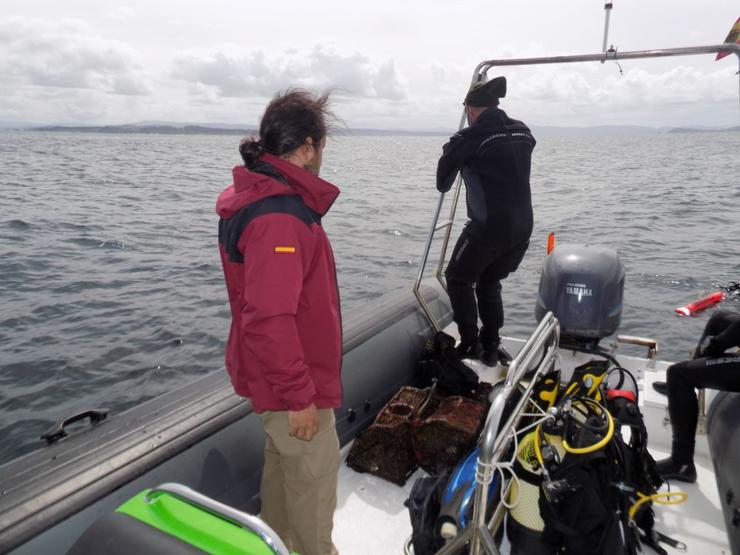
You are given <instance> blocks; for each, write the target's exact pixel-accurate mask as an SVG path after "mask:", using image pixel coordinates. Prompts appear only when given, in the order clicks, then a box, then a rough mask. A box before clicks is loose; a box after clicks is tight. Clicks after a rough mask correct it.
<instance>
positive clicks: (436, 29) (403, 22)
mask: <svg viewBox="0 0 740 555" xmlns="http://www.w3.org/2000/svg"><path fill="white" fill-rule="evenodd" d="M613 4H614V9H613V10H612V13H611V25H610V32H609V43H610V44H613V45H614V46H615V47H616V48H617V49H618V50H621V51H628V50H642V49H651V48H667V47H679V46H695V45H705V44H718V43H721V42H722V41H723V40H724V38H725V36H726V35H727V33H728V31H729V30H730V27H731V26H732V25H733V23H734V22H735V20H736V19H737V17H738V16H740V4H738V1H737V0H691V1H689V0H679V1H678V2H676V1H669V0H649V1H648V0H614V2H613ZM111 6H114V4H113V3H110V2H105V1H102V2H101V1H92V0H3V2H2V11H1V15H0V76H1V77H0V122H6V123H7V122H17V123H21V122H28V123H39V124H41V123H60V124H119V123H130V122H139V121H170V122H204V123H205V122H210V123H213V122H216V123H229V124H243V125H249V126H255V125H257V123H258V121H259V117H260V115H261V113H262V110H263V108H264V106H265V103H266V102H267V100H268V99H269V98H270V97H271V96H272V95H273V94H274V93H275V92H276V91H277V90H279V89H283V88H285V87H288V86H302V87H307V88H312V89H319V90H323V89H326V88H329V87H333V88H335V89H336V92H335V103H334V107H335V111H336V112H337V113H338V115H339V116H340V117H341V118H342V119H343V120H344V121H345V122H346V124H347V125H349V126H351V127H373V128H393V129H422V128H454V127H456V126H457V123H458V120H459V117H460V113H461V112H460V111H461V100H462V97H463V96H464V94H465V91H466V90H467V87H468V84H469V82H470V78H471V75H472V72H473V69H474V68H475V66H476V65H477V64H478V62H480V61H482V60H484V59H491V58H504V57H523V56H525V57H526V56H541V55H550V54H575V53H579V54H581V53H595V52H598V51H600V49H601V44H602V38H603V31H604V8H603V6H604V1H603V0H549V1H545V0H488V1H486V2H483V1H477V0H475V1H465V0H423V1H422V0H393V1H387V0H372V1H368V2H358V1H352V0H341V1H338V0H326V1H323V0H313V1H301V2H297V1H294V0H282V1H269V0H267V1H265V0H261V1H259V2H258V1H254V0H242V1H240V2H237V1H234V0H230V1H227V0H209V1H208V2H183V1H177V2H175V1H169V0H133V1H131V0H130V1H128V2H126V3H122V4H119V5H118V7H111ZM713 60H714V56H712V55H704V56H699V57H695V56H694V57H687V58H671V59H670V61H668V60H652V61H624V62H621V68H622V71H623V74H620V71H619V68H618V67H617V65H616V64H615V63H613V62H609V63H606V64H603V65H602V64H599V63H593V64H588V65H585V66H583V65H581V66H580V67H576V66H573V65H570V66H538V67H535V68H528V69H506V70H505V71H503V72H502V73H504V74H505V75H507V77H508V80H509V81H508V84H509V92H508V95H507V98H506V99H505V100H504V101H502V107H503V108H504V109H505V110H507V111H508V112H509V114H510V115H511V116H513V117H515V118H518V119H523V120H525V121H527V122H528V123H531V124H533V125H567V126H572V125H574V126H586V125H603V124H635V125H649V126H681V125H715V126H732V125H740V110H739V109H738V76H737V75H736V72H737V71H738V60H737V57H736V56H728V57H726V58H725V59H723V60H721V61H718V62H715V61H713Z"/></svg>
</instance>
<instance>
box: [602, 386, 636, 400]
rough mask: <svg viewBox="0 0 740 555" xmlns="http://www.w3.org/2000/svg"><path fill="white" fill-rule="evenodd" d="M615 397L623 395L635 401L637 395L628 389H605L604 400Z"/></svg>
mask: <svg viewBox="0 0 740 555" xmlns="http://www.w3.org/2000/svg"><path fill="white" fill-rule="evenodd" d="M617 397H624V398H625V399H629V400H630V401H632V402H633V403H636V402H637V395H635V393H634V392H633V391H630V390H628V389H607V390H606V400H607V401H612V400H614V399H616V398H617Z"/></svg>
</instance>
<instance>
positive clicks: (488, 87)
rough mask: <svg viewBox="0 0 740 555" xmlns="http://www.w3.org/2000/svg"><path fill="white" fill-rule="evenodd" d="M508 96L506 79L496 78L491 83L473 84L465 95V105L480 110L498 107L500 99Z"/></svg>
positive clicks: (502, 77)
mask: <svg viewBox="0 0 740 555" xmlns="http://www.w3.org/2000/svg"><path fill="white" fill-rule="evenodd" d="M505 96H506V77H504V76H503V75H501V76H499V77H494V78H493V79H491V80H490V81H486V82H480V83H475V84H473V86H472V87H470V90H469V91H468V94H466V95H465V104H468V105H470V106H477V107H480V108H483V107H486V108H487V107H489V106H497V105H498V99H499V98H503V97H505Z"/></svg>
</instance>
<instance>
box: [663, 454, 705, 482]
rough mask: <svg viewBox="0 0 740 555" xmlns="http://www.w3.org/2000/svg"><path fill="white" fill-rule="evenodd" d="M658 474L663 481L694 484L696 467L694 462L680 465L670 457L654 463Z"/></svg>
mask: <svg viewBox="0 0 740 555" xmlns="http://www.w3.org/2000/svg"><path fill="white" fill-rule="evenodd" d="M656 465H657V467H658V474H660V477H661V478H663V479H664V480H678V481H680V482H689V483H690V484H693V483H694V482H696V467H695V466H694V461H689V462H687V463H680V462H676V461H674V460H673V459H672V458H671V457H668V458H667V459H661V460H659V461H658V462H657V463H656Z"/></svg>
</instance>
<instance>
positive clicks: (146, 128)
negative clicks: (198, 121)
mask: <svg viewBox="0 0 740 555" xmlns="http://www.w3.org/2000/svg"><path fill="white" fill-rule="evenodd" d="M31 130H32V131H65V132H71V133H144V134H158V135H249V134H252V133H256V132H257V130H256V129H238V128H222V127H208V126H204V125H182V126H175V125H139V124H126V125H100V126H97V125H79V126H77V125H71V126H68V125H50V126H44V127H34V128H32V129H31Z"/></svg>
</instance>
